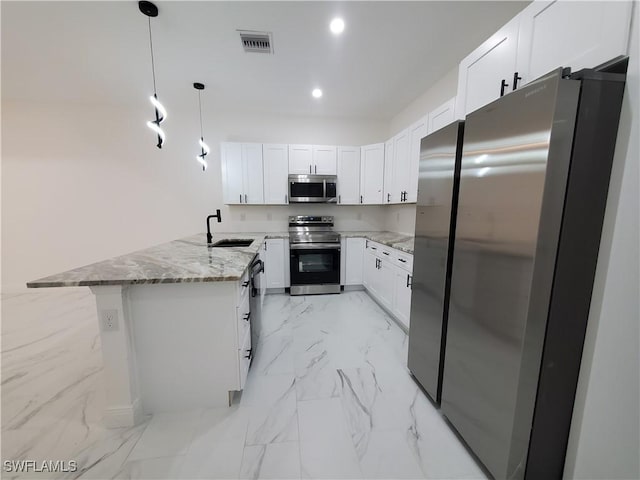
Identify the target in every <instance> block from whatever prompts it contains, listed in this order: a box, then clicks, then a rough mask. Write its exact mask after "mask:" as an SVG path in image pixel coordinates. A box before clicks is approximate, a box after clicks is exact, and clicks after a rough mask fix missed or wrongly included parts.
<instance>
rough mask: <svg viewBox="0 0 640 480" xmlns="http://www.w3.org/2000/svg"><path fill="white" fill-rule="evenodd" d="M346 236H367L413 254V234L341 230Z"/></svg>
mask: <svg viewBox="0 0 640 480" xmlns="http://www.w3.org/2000/svg"><path fill="white" fill-rule="evenodd" d="M340 235H341V236H343V237H346V238H366V239H369V240H372V241H374V242H378V243H382V244H383V245H386V246H388V247H391V248H395V249H397V250H400V251H403V252H406V253H410V254H412V255H413V236H411V235H405V234H404V233H396V232H340Z"/></svg>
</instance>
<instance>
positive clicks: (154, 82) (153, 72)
mask: <svg viewBox="0 0 640 480" xmlns="http://www.w3.org/2000/svg"><path fill="white" fill-rule="evenodd" d="M148 19H149V47H150V49H151V74H152V75H153V93H154V95H157V93H158V92H157V90H156V65H155V63H154V61H153V38H152V37H151V17H148Z"/></svg>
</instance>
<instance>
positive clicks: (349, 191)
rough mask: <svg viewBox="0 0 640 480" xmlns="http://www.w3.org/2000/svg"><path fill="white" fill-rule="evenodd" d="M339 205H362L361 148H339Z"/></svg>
mask: <svg viewBox="0 0 640 480" xmlns="http://www.w3.org/2000/svg"><path fill="white" fill-rule="evenodd" d="M338 203H339V204H342V205H355V204H356V203H360V147H338Z"/></svg>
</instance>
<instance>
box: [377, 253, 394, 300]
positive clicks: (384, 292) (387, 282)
mask: <svg viewBox="0 0 640 480" xmlns="http://www.w3.org/2000/svg"><path fill="white" fill-rule="evenodd" d="M378 265H379V267H378V274H377V284H376V288H377V289H378V292H377V298H378V300H379V301H380V303H382V305H383V306H384V307H385V308H387V309H388V310H389V311H393V283H394V281H395V275H394V273H395V270H396V267H395V266H394V265H393V264H392V263H391V261H390V260H389V259H388V258H386V257H385V258H381V259H380V261H379V262H378Z"/></svg>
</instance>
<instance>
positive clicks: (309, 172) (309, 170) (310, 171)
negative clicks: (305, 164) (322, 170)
mask: <svg viewBox="0 0 640 480" xmlns="http://www.w3.org/2000/svg"><path fill="white" fill-rule="evenodd" d="M309 173H312V172H311V165H309Z"/></svg>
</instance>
